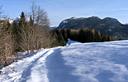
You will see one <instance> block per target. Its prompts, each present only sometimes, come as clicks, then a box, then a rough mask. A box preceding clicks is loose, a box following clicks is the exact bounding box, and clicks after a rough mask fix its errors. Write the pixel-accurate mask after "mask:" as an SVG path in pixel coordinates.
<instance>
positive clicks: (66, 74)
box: [0, 40, 128, 82]
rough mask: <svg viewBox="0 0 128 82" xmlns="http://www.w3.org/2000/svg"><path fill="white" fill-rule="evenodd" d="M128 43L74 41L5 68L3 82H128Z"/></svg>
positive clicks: (40, 52) (1, 80)
mask: <svg viewBox="0 0 128 82" xmlns="http://www.w3.org/2000/svg"><path fill="white" fill-rule="evenodd" d="M127 61H128V40H124V41H113V42H98V43H96V42H95V43H77V42H72V41H70V42H69V44H68V45H67V46H65V47H56V48H51V49H41V50H39V51H38V52H37V53H34V54H32V55H31V56H29V57H25V58H23V59H20V60H18V61H17V62H14V63H12V64H11V65H9V66H7V67H5V68H3V69H2V70H1V71H2V72H1V74H0V82H128V62H127Z"/></svg>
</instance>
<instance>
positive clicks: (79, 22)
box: [57, 16, 128, 39]
mask: <svg viewBox="0 0 128 82" xmlns="http://www.w3.org/2000/svg"><path fill="white" fill-rule="evenodd" d="M57 28H58V29H64V28H75V29H76V28H77V29H78V28H91V29H95V30H97V31H100V32H101V33H102V34H107V35H111V36H113V37H114V38H115V39H128V36H127V35H128V25H127V24H121V23H120V22H119V21H118V20H117V19H115V18H110V17H106V18H104V19H101V18H99V17H96V16H92V17H88V18H75V17H72V18H69V19H65V20H63V21H62V22H61V23H60V24H59V26H58V27H57Z"/></svg>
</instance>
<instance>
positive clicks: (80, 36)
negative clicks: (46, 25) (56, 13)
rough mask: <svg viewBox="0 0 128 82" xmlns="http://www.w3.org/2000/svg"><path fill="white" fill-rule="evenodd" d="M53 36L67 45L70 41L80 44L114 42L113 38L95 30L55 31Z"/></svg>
mask: <svg viewBox="0 0 128 82" xmlns="http://www.w3.org/2000/svg"><path fill="white" fill-rule="evenodd" d="M52 32H53V34H54V35H55V36H56V38H57V40H59V42H60V43H63V44H64V43H66V42H67V40H68V39H71V40H75V41H79V42H82V43H84V42H103V41H111V40H113V39H112V37H111V36H108V35H103V34H101V33H100V32H97V31H96V30H94V29H86V28H79V29H54V30H53V31H52Z"/></svg>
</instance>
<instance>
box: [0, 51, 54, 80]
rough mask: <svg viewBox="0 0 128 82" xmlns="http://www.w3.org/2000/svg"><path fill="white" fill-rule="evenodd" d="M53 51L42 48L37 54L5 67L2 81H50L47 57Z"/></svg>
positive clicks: (0, 78)
mask: <svg viewBox="0 0 128 82" xmlns="http://www.w3.org/2000/svg"><path fill="white" fill-rule="evenodd" d="M52 52H53V51H52V50H49V49H41V50H39V51H38V53H36V54H35V55H33V56H30V57H27V58H24V59H22V60H18V61H17V62H14V63H12V64H11V65H9V66H7V67H5V68H3V69H2V70H1V71H2V73H1V75H0V82H48V78H47V69H46V66H45V59H46V57H47V56H48V55H50V54H51V53H52Z"/></svg>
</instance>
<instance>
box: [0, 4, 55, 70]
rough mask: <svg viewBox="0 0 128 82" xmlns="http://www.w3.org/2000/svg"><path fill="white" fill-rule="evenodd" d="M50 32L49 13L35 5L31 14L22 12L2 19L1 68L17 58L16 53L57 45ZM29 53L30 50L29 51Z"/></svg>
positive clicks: (0, 31)
mask: <svg viewBox="0 0 128 82" xmlns="http://www.w3.org/2000/svg"><path fill="white" fill-rule="evenodd" d="M56 41H57V40H56V38H54V36H53V35H51V34H50V29H49V19H48V17H47V13H46V12H45V11H44V10H42V9H41V8H40V7H38V6H35V5H33V6H32V9H31V14H30V15H29V16H26V14H25V13H24V12H21V15H20V17H19V18H17V19H15V20H11V21H10V19H8V18H7V19H3V18H2V19H0V68H1V67H3V66H6V65H9V64H10V63H12V62H13V61H15V59H16V53H17V52H22V51H29V50H31V51H33V50H38V49H40V48H50V47H53V46H55V45H56V43H57V42H56ZM28 54H29V52H28Z"/></svg>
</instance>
